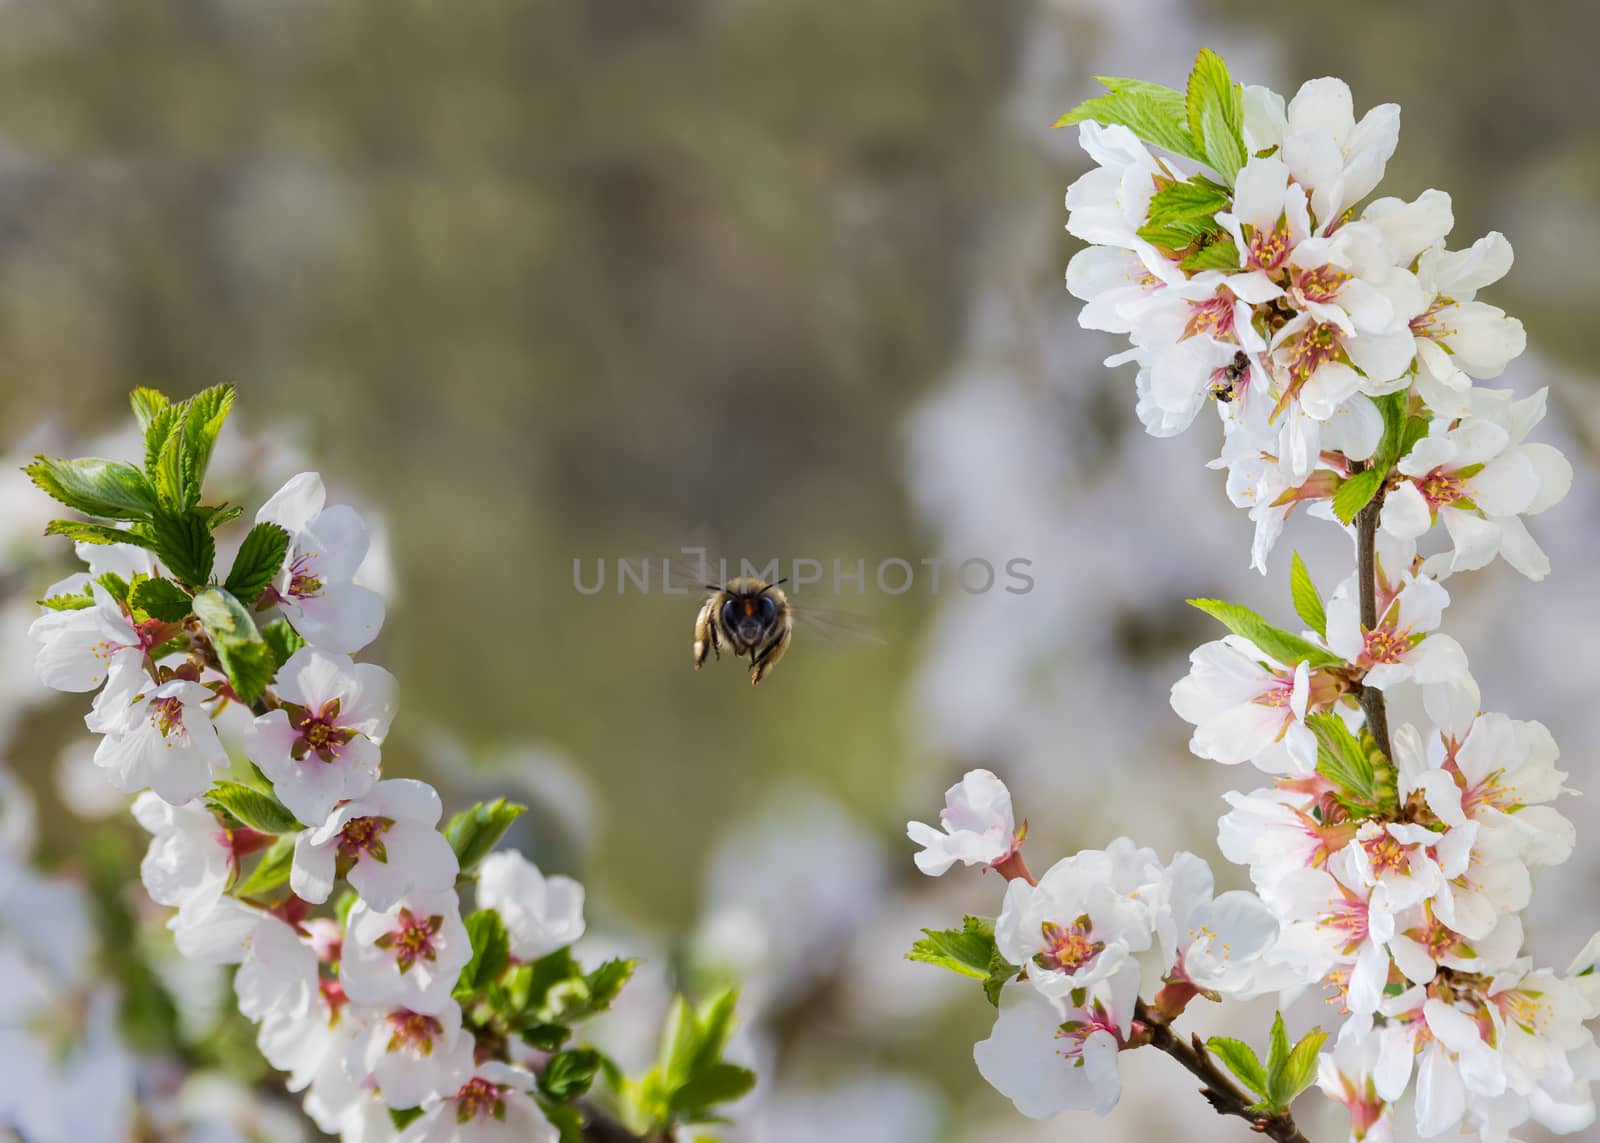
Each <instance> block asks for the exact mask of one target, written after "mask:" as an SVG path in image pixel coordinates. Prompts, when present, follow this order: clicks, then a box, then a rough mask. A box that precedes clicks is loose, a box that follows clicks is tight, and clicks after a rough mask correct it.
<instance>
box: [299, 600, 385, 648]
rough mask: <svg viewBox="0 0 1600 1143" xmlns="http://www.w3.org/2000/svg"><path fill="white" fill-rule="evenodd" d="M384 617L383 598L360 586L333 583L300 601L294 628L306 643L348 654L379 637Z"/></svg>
mask: <svg viewBox="0 0 1600 1143" xmlns="http://www.w3.org/2000/svg"><path fill="white" fill-rule="evenodd" d="M383 618H384V602H383V596H381V595H379V594H378V593H377V592H375V591H373V590H371V589H370V588H365V587H361V586H360V585H358V584H353V583H334V584H329V585H328V586H327V588H326V589H325V590H324V591H323V593H322V594H321V595H319V596H314V597H313V598H310V599H305V600H301V601H300V604H299V607H298V614H297V615H296V616H295V619H294V625H295V630H297V631H299V632H300V634H301V635H302V636H303V637H304V638H305V640H306V642H308V643H311V644H314V645H315V646H318V647H325V648H327V649H328V650H330V651H337V652H340V653H342V654H346V655H349V654H354V653H355V652H357V651H359V650H361V649H362V648H363V647H365V646H366V645H367V644H368V643H371V642H372V641H373V640H374V639H376V638H377V637H378V632H379V631H380V630H382V628H383Z"/></svg>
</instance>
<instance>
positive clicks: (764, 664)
mask: <svg viewBox="0 0 1600 1143" xmlns="http://www.w3.org/2000/svg"><path fill="white" fill-rule="evenodd" d="M789 632H790V628H788V627H785V628H784V629H783V634H781V635H779V636H778V637H777V638H776V639H774V640H773V641H772V642H771V643H768V644H767V649H766V650H765V651H763V652H761V655H760V657H757V656H756V654H755V652H754V651H753V650H752V651H751V652H750V685H751V686H755V685H756V684H757V683H759V682H760V681H761V680H762V679H764V678H765V677H766V675H767V672H768V671H770V670H772V668H773V667H776V666H777V665H778V660H779V659H781V658H783V653H784V652H785V651H787V650H788V649H789Z"/></svg>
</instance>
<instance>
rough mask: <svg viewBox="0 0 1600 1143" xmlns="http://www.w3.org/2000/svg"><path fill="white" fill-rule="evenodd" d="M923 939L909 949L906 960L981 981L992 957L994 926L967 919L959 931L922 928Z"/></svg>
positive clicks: (985, 975)
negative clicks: (944, 969)
mask: <svg viewBox="0 0 1600 1143" xmlns="http://www.w3.org/2000/svg"><path fill="white" fill-rule="evenodd" d="M922 933H923V938H922V940H920V941H918V942H917V943H916V944H914V945H912V946H911V951H910V952H908V953H906V959H907V960H913V961H917V962H918V963H920V964H931V965H937V966H938V967H939V968H947V969H949V970H950V971H951V972H957V973H960V974H961V975H962V976H970V977H972V978H973V979H974V980H985V979H987V978H988V976H989V965H990V962H991V961H992V959H993V957H994V954H995V948H996V946H995V941H994V926H993V925H991V924H990V923H989V922H988V921H985V920H983V919H982V918H979V917H967V918H965V920H964V921H963V922H962V927H961V928H959V929H923V930H922Z"/></svg>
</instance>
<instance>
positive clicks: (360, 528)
mask: <svg viewBox="0 0 1600 1143" xmlns="http://www.w3.org/2000/svg"><path fill="white" fill-rule="evenodd" d="M369 543H370V539H369V537H368V535H367V525H366V523H365V521H363V520H362V519H361V516H360V514H359V513H357V512H356V510H355V509H354V508H351V507H349V506H348V505H345V504H336V505H334V506H333V507H332V508H328V509H325V510H324V511H322V512H320V513H318V515H317V517H316V518H315V519H314V520H312V521H311V523H310V524H308V525H307V526H306V528H305V530H304V533H303V534H302V536H301V537H300V540H299V542H298V543H296V545H295V550H296V551H297V552H303V553H307V554H310V555H311V556H312V559H313V563H314V566H315V568H316V571H317V574H318V575H320V576H321V577H322V579H323V580H324V582H327V581H330V580H331V581H332V582H334V583H342V582H348V581H349V580H350V578H351V577H352V576H354V575H355V574H356V569H357V568H359V567H360V566H361V561H362V560H364V559H366V557H367V546H368V544H369Z"/></svg>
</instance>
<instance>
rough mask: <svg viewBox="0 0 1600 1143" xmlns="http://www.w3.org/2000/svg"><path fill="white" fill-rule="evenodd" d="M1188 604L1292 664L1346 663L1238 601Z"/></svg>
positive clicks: (1286, 662) (1263, 650) (1282, 661)
mask: <svg viewBox="0 0 1600 1143" xmlns="http://www.w3.org/2000/svg"><path fill="white" fill-rule="evenodd" d="M1189 606H1191V607H1198V608H1199V609H1200V610H1201V611H1204V612H1205V613H1206V614H1207V615H1209V616H1211V618H1213V619H1215V620H1217V621H1218V622H1219V623H1221V624H1222V625H1223V626H1224V627H1226V628H1227V629H1228V630H1229V631H1232V632H1233V633H1234V634H1235V635H1242V636H1244V637H1245V638H1246V639H1248V640H1250V642H1252V643H1254V644H1255V645H1256V646H1257V647H1259V648H1260V649H1261V650H1262V652H1264V653H1265V654H1267V655H1270V656H1272V657H1273V658H1274V659H1276V660H1278V662H1280V663H1284V664H1286V665H1289V666H1293V665H1295V664H1296V663H1305V664H1307V665H1308V666H1309V667H1311V668H1312V669H1313V670H1315V669H1317V668H1319V667H1336V666H1341V665H1343V663H1344V660H1343V659H1341V658H1339V656H1337V655H1335V654H1333V653H1332V652H1331V651H1326V650H1324V649H1323V648H1321V647H1318V646H1317V645H1316V644H1315V643H1310V642H1307V641H1306V640H1304V639H1302V638H1300V636H1298V635H1292V634H1290V633H1289V632H1287V631H1284V630H1283V629H1281V628H1278V627H1274V626H1272V625H1271V624H1270V623H1268V622H1267V621H1266V620H1265V619H1263V618H1261V616H1259V615H1257V614H1256V613H1255V612H1254V611H1251V610H1250V609H1249V608H1248V607H1240V606H1239V605H1238V604H1236V603H1224V602H1223V601H1222V600H1220V599H1191V600H1190V601H1189Z"/></svg>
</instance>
